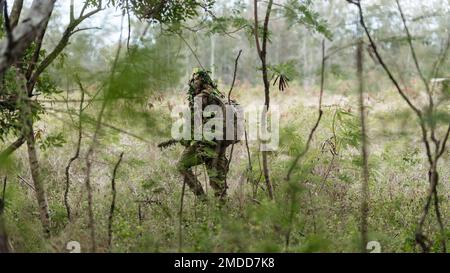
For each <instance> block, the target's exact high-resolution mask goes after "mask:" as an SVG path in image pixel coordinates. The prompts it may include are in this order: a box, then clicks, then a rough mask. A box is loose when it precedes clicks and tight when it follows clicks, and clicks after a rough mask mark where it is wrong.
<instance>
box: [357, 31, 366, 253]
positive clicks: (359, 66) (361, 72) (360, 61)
mask: <svg viewBox="0 0 450 273" xmlns="http://www.w3.org/2000/svg"><path fill="white" fill-rule="evenodd" d="M363 52H364V44H363V41H362V39H361V40H360V41H359V43H358V49H357V55H356V62H357V74H358V89H359V111H360V116H361V153H362V159H363V181H362V186H361V193H362V194H361V242H362V245H361V250H362V252H367V244H368V242H369V239H368V234H367V233H368V223H367V219H368V213H369V203H368V202H369V163H368V162H369V161H368V157H369V155H368V151H367V130H366V109H365V108H366V107H365V106H364V59H363V58H364V55H363Z"/></svg>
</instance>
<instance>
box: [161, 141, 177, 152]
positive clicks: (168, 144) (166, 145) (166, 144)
mask: <svg viewBox="0 0 450 273" xmlns="http://www.w3.org/2000/svg"><path fill="white" fill-rule="evenodd" d="M178 143H180V140H175V139H171V140H168V141H165V142H162V143H160V144H158V148H160V149H161V150H165V149H167V148H170V147H171V146H174V145H176V144H178Z"/></svg>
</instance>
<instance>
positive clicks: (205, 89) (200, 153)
mask: <svg viewBox="0 0 450 273" xmlns="http://www.w3.org/2000/svg"><path fill="white" fill-rule="evenodd" d="M195 97H197V98H198V97H200V98H201V99H202V110H203V109H205V107H206V106H208V105H220V103H221V98H223V95H222V94H220V93H219V91H218V90H217V87H216V86H215V84H214V83H213V82H212V80H211V79H210V78H209V75H208V72H206V71H200V72H197V73H195V74H194V77H193V79H192V80H191V83H190V92H189V102H190V107H191V112H192V113H193V109H194V105H193V102H194V98H195ZM206 121H207V120H206V119H203V121H202V122H203V124H205V122H206ZM192 123H193V119H192ZM192 127H193V126H192ZM182 144H183V145H184V146H185V147H186V149H185V151H184V152H183V154H182V156H181V159H180V161H179V163H178V170H179V172H180V173H181V174H182V175H183V177H184V182H185V183H186V184H187V185H188V186H189V187H190V188H191V190H192V191H193V192H194V194H195V195H197V196H199V197H202V198H204V197H205V192H204V190H203V187H202V185H201V183H200V181H198V179H197V177H196V175H195V174H194V173H193V172H192V168H193V167H195V166H198V165H202V164H205V165H206V169H207V173H208V176H209V181H210V185H211V187H212V188H213V190H214V191H215V195H216V197H219V198H221V199H223V198H225V197H226V194H227V188H228V186H227V184H226V176H227V173H228V159H227V158H226V149H227V146H228V145H229V143H228V142H227V141H223V140H212V141H208V140H202V141H196V140H191V141H183V142H182Z"/></svg>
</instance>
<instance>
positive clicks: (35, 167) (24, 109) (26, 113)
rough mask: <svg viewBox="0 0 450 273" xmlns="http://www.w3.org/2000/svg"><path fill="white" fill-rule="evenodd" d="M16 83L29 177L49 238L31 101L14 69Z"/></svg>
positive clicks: (44, 192) (23, 79) (45, 194)
mask: <svg viewBox="0 0 450 273" xmlns="http://www.w3.org/2000/svg"><path fill="white" fill-rule="evenodd" d="M16 77H17V83H18V86H19V88H20V89H19V91H18V92H19V94H18V95H19V105H20V106H19V107H20V108H21V110H20V115H21V119H22V134H23V136H24V137H25V140H26V143H27V148H28V161H29V165H30V172H31V177H32V179H33V184H34V188H35V193H36V198H37V202H38V206H39V214H40V218H41V223H42V227H43V228H44V233H45V235H46V236H50V212H49V208H48V202H47V193H46V190H45V185H44V181H43V180H42V177H41V174H40V170H39V161H38V155H37V151H36V140H35V137H34V131H33V118H32V111H31V100H29V98H28V92H27V89H26V82H25V78H24V76H23V75H21V74H20V71H19V70H18V69H16Z"/></svg>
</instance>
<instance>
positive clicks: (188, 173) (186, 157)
mask: <svg viewBox="0 0 450 273" xmlns="http://www.w3.org/2000/svg"><path fill="white" fill-rule="evenodd" d="M225 152H226V148H225V147H221V145H219V144H217V145H216V146H212V145H206V144H203V143H194V144H192V145H191V146H189V147H187V148H186V149H185V151H184V152H183V154H182V156H181V159H180V161H179V162H178V166H177V168H178V171H179V172H180V173H181V175H182V176H183V178H184V183H186V184H187V185H188V186H189V188H190V189H191V190H192V191H193V192H194V194H195V195H196V196H198V197H201V198H204V197H205V196H206V195H205V191H204V190H203V187H202V184H201V183H200V181H199V180H198V179H197V176H196V175H195V174H194V173H193V171H192V168H193V167H195V166H199V165H202V164H205V166H206V170H207V173H208V176H209V183H210V185H211V188H212V189H213V190H214V192H215V196H216V197H218V198H220V199H224V198H225V197H226V194H227V189H228V186H227V183H226V176H227V173H228V159H227V158H226V153H225Z"/></svg>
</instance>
